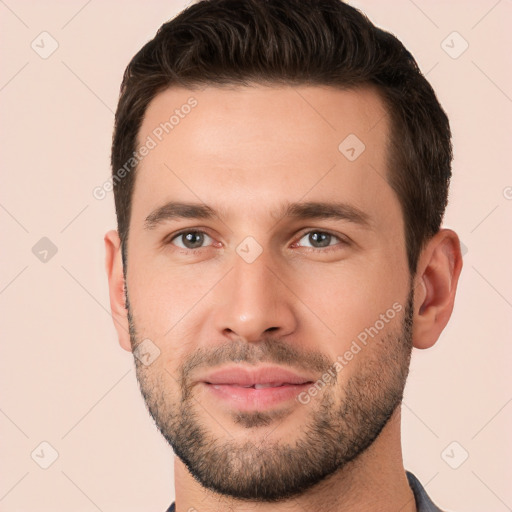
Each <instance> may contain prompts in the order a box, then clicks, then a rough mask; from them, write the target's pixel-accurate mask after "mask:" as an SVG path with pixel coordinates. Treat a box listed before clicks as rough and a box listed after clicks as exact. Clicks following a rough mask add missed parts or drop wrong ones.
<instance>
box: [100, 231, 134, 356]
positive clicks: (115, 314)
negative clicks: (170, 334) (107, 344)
mask: <svg viewBox="0 0 512 512" xmlns="http://www.w3.org/2000/svg"><path fill="white" fill-rule="evenodd" d="M104 241H105V269H106V271H107V277H108V287H109V294H110V309H111V311H112V320H113V321H114V327H115V329H116V331H117V336H118V339H119V344H120V345H121V347H122V348H124V349H125V350H127V351H128V352H131V351H132V348H131V343H130V332H129V323H128V310H127V309H126V304H125V288H124V276H123V261H122V256H121V240H120V238H119V234H118V233H117V231H115V230H111V231H109V232H108V233H106V234H105V237H104Z"/></svg>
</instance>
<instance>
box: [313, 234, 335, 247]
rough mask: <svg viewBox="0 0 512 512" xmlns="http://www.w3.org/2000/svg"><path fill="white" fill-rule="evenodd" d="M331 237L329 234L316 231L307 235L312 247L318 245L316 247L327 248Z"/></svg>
mask: <svg viewBox="0 0 512 512" xmlns="http://www.w3.org/2000/svg"><path fill="white" fill-rule="evenodd" d="M330 238H331V235H329V233H319V232H318V231H316V232H314V233H311V234H310V235H309V241H310V242H311V244H312V245H315V244H318V245H317V246H318V247H327V246H328V245H329V242H330Z"/></svg>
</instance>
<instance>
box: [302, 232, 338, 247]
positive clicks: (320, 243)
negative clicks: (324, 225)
mask: <svg viewBox="0 0 512 512" xmlns="http://www.w3.org/2000/svg"><path fill="white" fill-rule="evenodd" d="M302 240H306V242H307V243H309V244H310V245H303V244H301V241H302ZM339 242H341V243H345V242H344V241H343V240H341V239H340V238H339V237H337V236H335V235H332V234H331V233H327V232H326V231H309V232H308V233H306V234H305V235H303V236H302V238H301V239H300V240H299V245H302V246H303V247H311V248H313V249H322V248H324V247H329V246H332V245H336V244H338V243H339Z"/></svg>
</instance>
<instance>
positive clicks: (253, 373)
mask: <svg viewBox="0 0 512 512" xmlns="http://www.w3.org/2000/svg"><path fill="white" fill-rule="evenodd" d="M201 381H202V382H205V383H206V384H212V385H214V386H219V385H224V386H229V385H231V386H238V387H242V388H254V389H265V388H271V387H272V388H276V387H281V386H289V385H302V384H307V383H311V382H313V379H312V378H311V377H310V376H307V375H300V374H297V373H294V372H293V371H291V370H287V369H285V368H281V367H278V366H266V367H259V368H255V369H250V368H242V367H240V366H238V367H231V368H224V369H221V370H216V371H213V372H211V373H209V374H207V375H205V376H204V377H202V378H201Z"/></svg>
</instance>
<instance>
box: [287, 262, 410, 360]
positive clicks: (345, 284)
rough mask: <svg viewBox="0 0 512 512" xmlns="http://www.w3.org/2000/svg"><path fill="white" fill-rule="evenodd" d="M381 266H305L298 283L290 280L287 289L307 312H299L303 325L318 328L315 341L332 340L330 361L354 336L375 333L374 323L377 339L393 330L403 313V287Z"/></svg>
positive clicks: (399, 279)
mask: <svg viewBox="0 0 512 512" xmlns="http://www.w3.org/2000/svg"><path fill="white" fill-rule="evenodd" d="M375 261H377V260H375ZM382 261H385V260H382V259H380V260H379V264H372V262H371V261H370V260H366V261H365V262H364V263H363V264H361V262H359V264H355V263H354V264H352V263H348V262H344V263H343V266H341V265H340V266H338V267H337V268H334V267H330V268H329V269H327V267H322V266H319V267H318V268H317V269H313V270H311V267H310V270H311V271H309V272H302V273H301V278H300V280H299V279H295V280H294V283H295V284H294V285H293V286H292V287H291V288H292V289H293V290H294V291H295V293H296V295H297V297H299V298H300V300H301V301H302V302H303V303H304V305H305V306H307V308H308V309H309V310H310V312H305V313H304V315H305V316H304V318H305V319H306V318H308V319H309V320H307V322H306V323H307V324H309V325H310V326H312V328H313V329H314V326H315V325H316V326H317V327H318V329H320V330H319V331H317V332H318V335H317V337H318V336H320V337H321V336H322V335H321V334H320V333H325V334H326V335H327V336H328V339H330V340H332V341H331V342H330V343H329V345H330V346H329V349H330V350H329V352H331V357H333V358H335V357H336V356H337V355H340V354H343V353H344V352H345V351H346V350H348V349H349V348H350V346H351V344H352V342H353V341H354V340H356V339H357V337H358V336H359V335H361V339H364V335H365V332H367V331H365V329H370V330H371V332H372V333H375V331H374V330H373V329H371V328H372V327H375V324H376V322H378V323H377V328H378V329H377V330H378V331H379V332H378V335H377V336H376V338H377V337H379V338H380V337H382V336H383V335H385V334H386V333H388V332H389V331H390V330H392V329H396V326H397V322H396V318H397V317H398V316H399V315H400V311H403V309H404V308H405V304H402V303H403V300H404V299H403V297H404V296H405V295H404V294H406V283H405V281H404V279H403V278H402V277H401V276H400V275H397V274H396V273H393V270H392V269H389V268H386V266H385V265H384V266H382ZM304 276H305V277H304ZM402 281H404V282H402ZM393 306H394V307H393ZM386 312H388V313H386ZM311 313H314V314H311ZM381 315H384V316H385V319H384V320H382V319H381ZM382 322H384V323H382Z"/></svg>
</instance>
